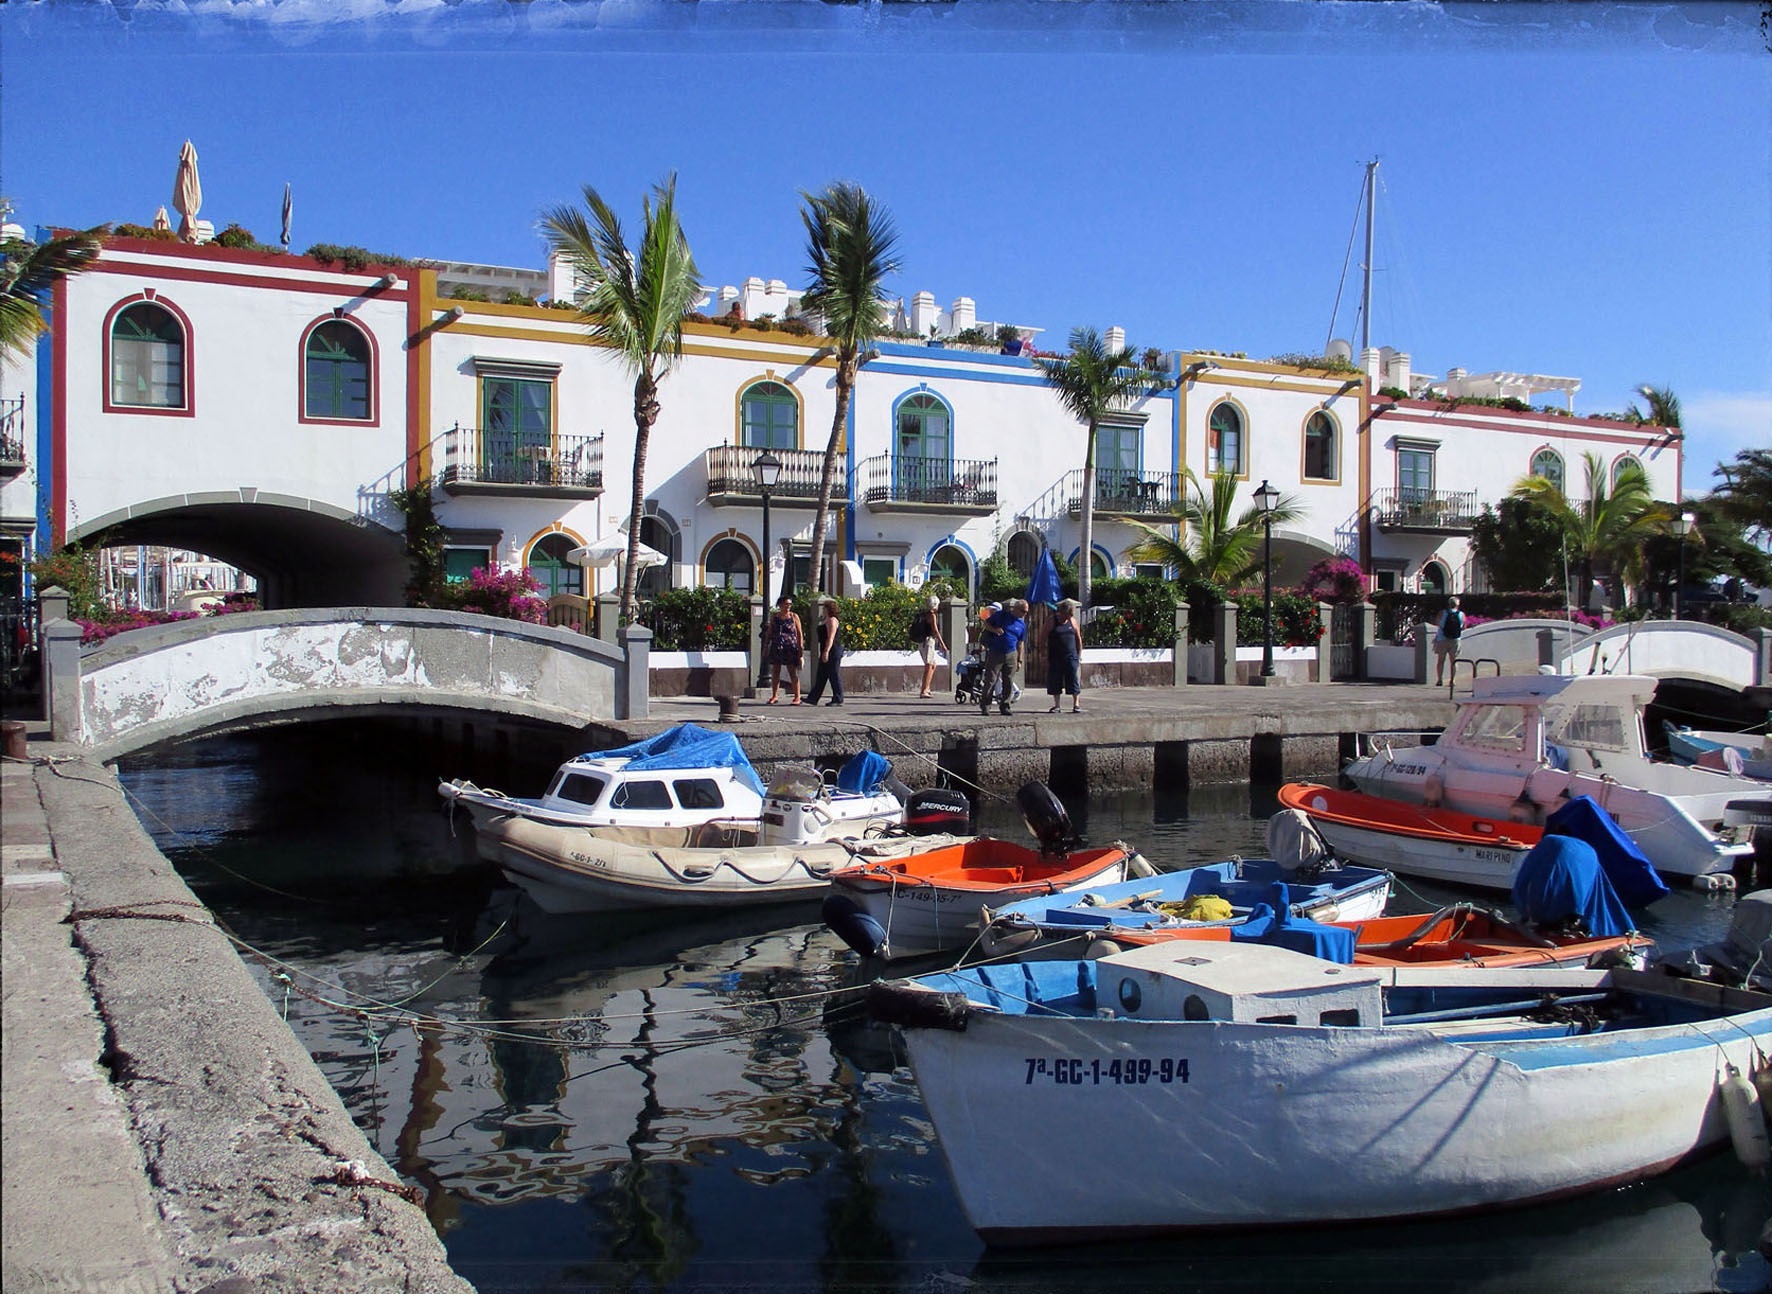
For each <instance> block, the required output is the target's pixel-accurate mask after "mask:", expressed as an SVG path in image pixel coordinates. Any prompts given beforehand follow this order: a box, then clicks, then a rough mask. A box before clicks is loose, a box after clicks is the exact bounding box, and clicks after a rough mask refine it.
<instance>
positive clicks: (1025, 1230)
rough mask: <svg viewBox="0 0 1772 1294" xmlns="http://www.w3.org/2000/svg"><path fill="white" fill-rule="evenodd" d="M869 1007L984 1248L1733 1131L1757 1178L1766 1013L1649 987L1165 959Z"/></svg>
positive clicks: (1697, 1146) (1357, 1212)
mask: <svg viewBox="0 0 1772 1294" xmlns="http://www.w3.org/2000/svg"><path fill="white" fill-rule="evenodd" d="M869 1005H870V1009H871V1010H872V1011H873V1012H874V1013H875V1015H876V1016H877V1017H878V1018H882V1019H886V1020H888V1021H890V1022H892V1023H895V1024H898V1025H899V1026H901V1028H902V1030H903V1033H904V1036H905V1040H906V1044H907V1050H908V1054H909V1057H910V1062H911V1068H912V1071H913V1073H914V1075H915V1077H916V1081H917V1084H918V1086H919V1088H920V1089H921V1091H922V1095H923V1100H924V1104H925V1106H926V1107H927V1109H928V1112H929V1116H930V1119H931V1121H932V1123H933V1125H934V1127H935V1131H936V1134H937V1137H938V1138H939V1140H940V1143H941V1147H942V1151H943V1154H944V1156H945V1158H946V1160H947V1163H948V1166H949V1168H950V1170H951V1171H952V1174H953V1179H954V1184H955V1186H956V1188H957V1190H958V1195H959V1198H960V1202H961V1204H962V1206H963V1208H964V1210H965V1212H966V1216H967V1218H968V1220H969V1221H970V1222H971V1224H972V1226H973V1227H974V1228H975V1229H976V1230H977V1232H978V1233H979V1235H980V1236H981V1237H982V1238H983V1239H984V1240H985V1241H986V1242H987V1243H989V1244H994V1245H997V1244H1000V1245H1025V1244H1049V1243H1055V1242H1067V1241H1083V1240H1089V1241H1098V1240H1108V1239H1138V1238H1142V1237H1147V1236H1156V1235H1161V1234H1164V1233H1169V1232H1182V1231H1189V1230H1196V1229H1215V1228H1247V1227H1260V1226H1270V1227H1288V1226H1299V1225H1307V1224H1319V1223H1341V1222H1366V1221H1379V1220H1388V1219H1404V1218H1422V1217H1432V1216H1449V1215H1457V1214H1468V1213H1473V1212H1478V1211H1483V1210H1491V1209H1500V1208H1506V1207H1511V1206H1519V1205H1526V1204H1532V1203H1537V1202H1541V1201H1546V1200H1552V1199H1557V1198H1559V1197H1563V1196H1569V1195H1575V1194H1578V1193H1581V1192H1587V1191H1596V1190H1600V1189H1603V1188H1606V1187H1611V1186H1617V1185H1623V1184H1626V1183H1630V1182H1634V1181H1638V1180H1640V1179H1644V1178H1649V1177H1653V1176H1655V1175H1657V1174H1659V1173H1663V1172H1666V1171H1667V1170H1668V1169H1670V1168H1672V1167H1674V1166H1675V1165H1677V1164H1679V1163H1682V1162H1683V1161H1685V1160H1687V1159H1689V1158H1691V1157H1694V1156H1696V1155H1699V1154H1702V1153H1704V1152H1707V1151H1710V1150H1713V1149H1716V1148H1719V1147H1721V1146H1723V1145H1724V1144H1726V1143H1728V1142H1730V1141H1731V1140H1732V1138H1734V1137H1738V1138H1740V1141H1739V1143H1738V1144H1739V1145H1740V1146H1741V1148H1742V1155H1743V1158H1744V1160H1747V1161H1748V1162H1749V1163H1750V1164H1752V1163H1755V1162H1756V1161H1757V1165H1758V1166H1760V1167H1763V1166H1764V1164H1765V1161H1766V1130H1765V1124H1764V1121H1763V1119H1762V1116H1761V1113H1760V1110H1759V1108H1758V1105H1757V1096H1756V1094H1755V1091H1754V1085H1753V1083H1752V1082H1751V1079H1752V1077H1753V1076H1754V1074H1755V1070H1756V1067H1757V1066H1763V1065H1764V1064H1765V1061H1764V1059H1763V1058H1764V1056H1765V1055H1766V1054H1768V1052H1772V995H1767V994H1761V993H1754V992H1747V991H1740V990H1734V989H1730V988H1726V987H1723V986H1720V985H1715V984H1707V983H1701V982H1698V981H1694V980H1689V979H1680V978H1675V977H1673V976H1669V975H1664V974H1657V973H1649V972H1642V971H1632V970H1626V969H1614V970H1589V969H1584V968H1583V969H1532V970H1516V969H1504V970H1482V969H1466V968H1451V969H1448V968H1445V967H1433V968H1428V967H1406V966H1393V967H1361V966H1348V965H1338V964H1335V963H1332V962H1327V961H1323V960H1320V959H1318V958H1314V957H1309V956H1306V955H1304V954H1301V953H1296V952H1293V951H1291V950H1288V949H1284V948H1277V947H1271V946H1268V945H1264V944H1260V943H1237V942H1224V943H1212V942H1198V941H1174V942H1171V943H1168V944H1159V945H1155V946H1152V947H1145V948H1137V949H1132V950H1129V951H1126V952H1122V953H1118V954H1115V955H1113V956H1111V957H1106V958H1103V959H1101V960H1099V961H1070V960H1067V961H1021V962H1008V963H1000V964H994V965H984V966H975V967H968V968H965V969H961V970H954V971H950V972H946V973H944V974H940V975H925V976H920V977H917V978H915V979H911V980H899V981H894V982H880V983H876V984H875V985H874V986H872V987H871V988H870V990H869ZM1726 1108H1727V1109H1734V1110H1736V1111H1737V1113H1736V1114H1735V1115H1734V1116H1731V1115H1730V1114H1728V1113H1726Z"/></svg>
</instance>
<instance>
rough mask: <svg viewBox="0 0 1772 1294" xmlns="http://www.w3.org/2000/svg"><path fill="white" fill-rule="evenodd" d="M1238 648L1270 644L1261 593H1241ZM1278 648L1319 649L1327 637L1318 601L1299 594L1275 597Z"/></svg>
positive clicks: (1275, 642)
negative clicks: (1318, 610) (1322, 640)
mask: <svg viewBox="0 0 1772 1294" xmlns="http://www.w3.org/2000/svg"><path fill="white" fill-rule="evenodd" d="M1234 600H1235V602H1236V604H1237V645H1238V646H1240V647H1259V646H1261V645H1263V644H1264V643H1265V642H1266V641H1267V621H1266V620H1265V619H1264V617H1263V614H1262V613H1263V610H1264V606H1263V598H1262V595H1261V594H1260V593H1259V592H1255V593H1238V594H1237V595H1236V596H1235V599H1234ZM1273 603H1274V646H1276V647H1315V646H1316V645H1317V641H1318V640H1319V639H1320V638H1322V636H1323V621H1322V618H1321V617H1320V616H1319V615H1318V614H1317V600H1316V599H1315V598H1314V597H1310V596H1309V595H1307V594H1304V593H1299V592H1296V591H1293V592H1290V593H1276V594H1274V599H1273Z"/></svg>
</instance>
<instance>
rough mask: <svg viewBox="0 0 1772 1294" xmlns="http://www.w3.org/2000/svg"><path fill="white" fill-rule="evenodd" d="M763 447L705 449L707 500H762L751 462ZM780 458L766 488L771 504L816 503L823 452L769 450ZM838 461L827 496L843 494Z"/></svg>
mask: <svg viewBox="0 0 1772 1294" xmlns="http://www.w3.org/2000/svg"><path fill="white" fill-rule="evenodd" d="M762 452H763V451H762V450H760V449H758V448H757V447H756V446H754V445H715V446H714V447H713V448H712V449H710V450H708V452H707V465H708V502H709V503H712V504H715V505H716V506H717V505H721V504H746V505H749V506H752V507H755V506H756V505H757V504H759V503H761V502H762V500H763V496H762V493H761V492H760V491H759V490H758V489H757V473H756V471H755V469H753V468H752V466H751V464H752V463H754V462H756V461H757V455H759V454H761V453H762ZM770 452H771V453H772V454H774V455H775V456H776V458H778V459H780V460H781V475H780V476H779V477H777V478H776V481H775V488H774V489H772V490H770V491H769V501H770V503H772V504H783V503H785V504H789V505H793V504H816V503H817V502H818V487H819V484H820V483H821V482H822V481H823V479H824V453H823V451H822V450H816V449H775V450H771V451H770ZM845 484H846V483H845V482H844V480H843V477H842V467H841V464H839V466H838V476H837V480H836V481H835V482H834V483H833V484H832V487H831V498H833V499H841V498H843V497H844V494H845V489H844V486H845Z"/></svg>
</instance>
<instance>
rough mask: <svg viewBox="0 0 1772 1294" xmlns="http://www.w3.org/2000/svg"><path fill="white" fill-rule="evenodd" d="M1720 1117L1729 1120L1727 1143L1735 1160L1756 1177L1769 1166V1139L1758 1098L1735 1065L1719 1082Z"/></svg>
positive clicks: (1771, 1153) (1771, 1142) (1771, 1141)
mask: <svg viewBox="0 0 1772 1294" xmlns="http://www.w3.org/2000/svg"><path fill="white" fill-rule="evenodd" d="M1721 1086H1722V1091H1723V1113H1724V1115H1725V1116H1727V1118H1728V1120H1729V1140H1730V1142H1731V1143H1733V1145H1734V1146H1735V1157H1736V1158H1737V1159H1739V1160H1740V1161H1741V1162H1742V1164H1743V1165H1745V1166H1746V1168H1747V1170H1748V1172H1750V1173H1753V1174H1754V1175H1755V1176H1756V1177H1757V1176H1759V1175H1761V1174H1763V1173H1764V1172H1765V1171H1766V1165H1767V1164H1768V1163H1772V1139H1769V1138H1768V1136H1767V1133H1766V1120H1765V1117H1764V1116H1763V1115H1762V1114H1761V1113H1760V1094H1759V1093H1758V1092H1757V1091H1755V1090H1754V1085H1753V1084H1752V1083H1750V1082H1749V1081H1748V1080H1747V1077H1746V1076H1745V1075H1744V1074H1743V1073H1742V1072H1741V1071H1740V1070H1739V1069H1737V1068H1736V1067H1735V1066H1734V1065H1730V1066H1729V1067H1728V1073H1727V1074H1726V1075H1725V1076H1724V1077H1723V1079H1722V1083H1721Z"/></svg>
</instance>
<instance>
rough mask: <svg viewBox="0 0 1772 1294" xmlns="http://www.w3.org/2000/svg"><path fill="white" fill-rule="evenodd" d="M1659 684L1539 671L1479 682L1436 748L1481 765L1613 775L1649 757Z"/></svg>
mask: <svg viewBox="0 0 1772 1294" xmlns="http://www.w3.org/2000/svg"><path fill="white" fill-rule="evenodd" d="M1654 698H1655V680H1654V679H1652V678H1645V677H1641V676H1637V675H1630V676H1620V675H1611V676H1569V675H1551V674H1536V675H1524V676H1518V677H1515V676H1503V677H1499V678H1484V679H1479V680H1477V682H1476V684H1475V685H1474V686H1473V688H1472V689H1471V696H1470V699H1469V700H1467V701H1464V702H1462V703H1461V704H1460V705H1459V708H1458V714H1457V716H1456V717H1455V718H1454V719H1453V721H1452V723H1451V724H1450V726H1448V727H1447V729H1446V731H1445V733H1444V734H1443V735H1442V736H1441V738H1440V740H1439V742H1438V743H1437V744H1438V745H1440V746H1442V747H1444V748H1446V749H1448V750H1458V751H1462V752H1467V753H1468V754H1469V755H1470V756H1471V757H1472V758H1473V760H1475V761H1478V762H1481V763H1491V762H1495V763H1502V764H1506V765H1512V766H1522V765H1524V766H1528V767H1531V766H1540V765H1542V766H1544V767H1548V768H1554V769H1558V770H1561V771H1564V772H1574V773H1608V774H1616V773H1617V772H1618V771H1619V768H1620V766H1621V765H1627V764H1628V765H1632V766H1637V765H1642V764H1645V763H1647V762H1648V760H1649V751H1648V744H1647V742H1646V741H1645V740H1644V734H1643V720H1642V715H1643V708H1644V707H1645V706H1647V705H1648V704H1649V702H1650V701H1652V700H1654Z"/></svg>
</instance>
